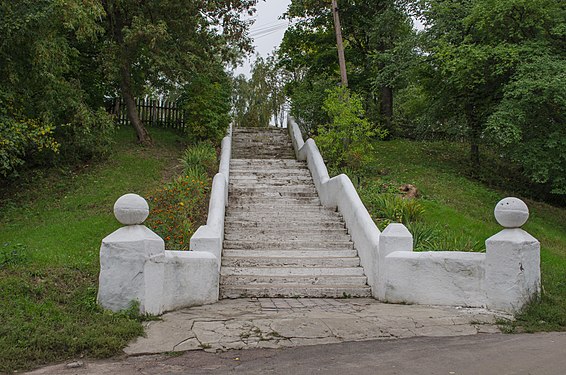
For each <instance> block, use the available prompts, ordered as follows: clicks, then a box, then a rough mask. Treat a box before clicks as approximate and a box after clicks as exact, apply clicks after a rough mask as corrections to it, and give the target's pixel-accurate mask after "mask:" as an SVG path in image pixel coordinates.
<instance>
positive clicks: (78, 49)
mask: <svg viewBox="0 0 566 375" xmlns="http://www.w3.org/2000/svg"><path fill="white" fill-rule="evenodd" d="M0 13H1V14H2V23H1V24H0V34H1V35H2V36H3V37H2V43H0V75H1V76H2V77H5V79H3V80H2V81H1V82H0V107H2V108H1V109H0V111H1V113H0V122H1V125H0V126H1V127H2V130H0V132H1V133H2V134H0V142H1V143H3V144H4V145H3V146H5V142H8V143H11V145H10V146H8V147H9V149H8V150H7V149H3V150H2V153H3V154H6V155H7V156H6V155H4V156H3V157H2V159H3V160H4V162H3V166H2V168H1V171H0V174H4V175H6V171H11V170H14V168H22V167H24V166H25V163H26V162H27V163H29V164H44V165H49V164H53V163H61V162H65V163H66V162H69V161H70V162H76V161H77V160H86V159H89V158H92V157H94V156H98V155H101V154H104V153H106V152H107V151H108V149H109V143H110V139H111V136H112V131H113V125H112V122H111V119H110V117H109V116H108V115H106V114H105V113H104V111H103V110H102V109H100V108H101V106H102V105H103V95H104V93H102V92H101V91H100V89H99V87H100V86H101V82H100V81H101V75H100V74H97V70H96V68H95V66H96V64H95V61H94V58H93V56H92V54H93V50H96V47H97V46H98V45H97V43H93V41H92V38H93V37H95V36H96V34H97V32H99V31H100V26H99V25H97V21H98V20H99V19H100V16H101V14H102V7H101V6H100V4H98V2H82V1H77V0H72V1H27V0H22V1H18V2H9V1H3V2H1V3H0ZM87 77H88V79H87ZM20 131H21V132H25V133H27V135H26V136H25V137H21V136H20V135H19V134H20ZM6 133H8V134H6ZM56 145H58V146H56ZM41 148H43V149H52V150H55V149H59V152H58V153H57V154H55V153H53V152H44V153H42V154H38V153H36V152H32V151H33V150H37V149H41ZM6 159H9V160H10V161H9V162H7V163H6V162H5V161H6Z"/></svg>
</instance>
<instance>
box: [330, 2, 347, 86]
mask: <svg viewBox="0 0 566 375" xmlns="http://www.w3.org/2000/svg"><path fill="white" fill-rule="evenodd" d="M332 15H333V16H334V29H335V30H336V45H337V47H338V61H339V62H340V75H341V77H342V86H343V87H348V75H347V73H346V58H345V57H344V44H343V43H342V27H341V26H340V16H339V15H338V3H337V1H336V0H332Z"/></svg>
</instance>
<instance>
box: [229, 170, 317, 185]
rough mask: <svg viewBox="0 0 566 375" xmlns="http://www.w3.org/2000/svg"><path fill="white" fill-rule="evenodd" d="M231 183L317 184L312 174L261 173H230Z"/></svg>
mask: <svg viewBox="0 0 566 375" xmlns="http://www.w3.org/2000/svg"><path fill="white" fill-rule="evenodd" d="M230 184H231V185H232V184H233V185H237V186H242V185H243V186H246V185H251V186H254V185H256V184H264V185H269V186H272V185H307V186H315V185H314V182H313V181H312V177H311V176H306V175H305V176H301V175H295V176H262V175H259V174H257V173H256V174H253V175H250V174H237V175H235V176H232V175H230Z"/></svg>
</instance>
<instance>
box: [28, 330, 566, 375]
mask: <svg viewBox="0 0 566 375" xmlns="http://www.w3.org/2000/svg"><path fill="white" fill-rule="evenodd" d="M33 373H34V374H62V375H65V374H77V375H83V374H97V375H106V374H124V375H134V374H171V375H173V374H262V375H263V374H293V375H294V374H328V375H331V374H340V375H354V374H371V375H376V374H378V375H390V374H391V375H392V374H403V375H407V374H418V375H428V374H446V375H477V374H481V375H490V374H497V375H504V374H513V375H519V374H525V375H527V374H529V375H563V374H566V333H540V334H520V335H503V334H485V335H482V334H480V335H474V336H460V337H426V338H409V339H401V340H385V341H384V340H378V341H363V342H346V343H340V344H329V345H315V346H307V347H296V348H290V349H250V350H239V351H228V352H224V353H218V354H215V353H206V352H203V351H190V352H186V353H183V354H181V355H174V356H167V355H153V356H140V357H127V358H122V359H116V360H109V361H85V363H84V366H83V367H81V368H74V369H70V368H66V364H60V365H55V366H51V367H47V368H43V369H39V370H36V371H34V372H33Z"/></svg>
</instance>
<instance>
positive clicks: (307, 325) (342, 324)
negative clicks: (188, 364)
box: [125, 298, 499, 355]
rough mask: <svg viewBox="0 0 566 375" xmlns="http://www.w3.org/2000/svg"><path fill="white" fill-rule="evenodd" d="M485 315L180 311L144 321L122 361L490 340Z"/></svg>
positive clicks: (363, 304)
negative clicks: (484, 336)
mask: <svg viewBox="0 0 566 375" xmlns="http://www.w3.org/2000/svg"><path fill="white" fill-rule="evenodd" d="M497 317H498V315H497V314H496V313H493V312H489V311H487V310H484V309H465V308H453V307H432V306H422V305H392V304H384V303H380V302H378V301H376V300H374V299H369V298H368V299H366V298H360V299H357V298H356V299H322V298H297V299H294V298H288V299H283V298H281V299H279V298H273V299H271V298H250V299H235V300H222V301H220V302H219V303H216V304H214V305H208V306H200V307H194V308H189V309H183V310H179V311H175V312H172V313H168V314H165V315H163V317H162V320H161V321H154V322H148V323H147V327H146V337H140V338H139V339H137V340H136V341H135V342H133V343H132V344H130V345H129V346H128V347H127V348H126V349H125V352H126V354H129V355H140V354H153V353H163V352H174V351H186V350H205V351H209V352H219V351H225V350H231V349H250V348H272V349H277V348H288V347H295V346H305V345H316V344H331V343H340V342H345V341H361V340H373V339H395V338H407V337H418V336H460V335H474V334H477V333H481V332H483V333H495V332H499V329H498V328H497V326H496V325H495V324H494V323H495V320H496V318H497Z"/></svg>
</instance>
